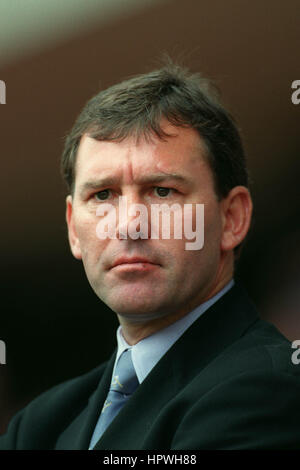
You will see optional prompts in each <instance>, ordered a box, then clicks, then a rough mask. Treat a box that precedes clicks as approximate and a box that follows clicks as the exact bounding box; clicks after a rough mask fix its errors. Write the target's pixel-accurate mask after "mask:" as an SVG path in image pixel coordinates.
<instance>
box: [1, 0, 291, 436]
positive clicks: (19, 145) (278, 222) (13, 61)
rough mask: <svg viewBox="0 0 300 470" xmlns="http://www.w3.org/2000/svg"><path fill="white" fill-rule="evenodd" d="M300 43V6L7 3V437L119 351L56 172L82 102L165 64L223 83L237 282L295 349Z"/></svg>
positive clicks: (271, 2) (212, 0) (258, 1)
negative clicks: (233, 132) (243, 182)
mask: <svg viewBox="0 0 300 470" xmlns="http://www.w3.org/2000/svg"><path fill="white" fill-rule="evenodd" d="M299 31H300V1H299V0H286V1H283V0H280V1H279V0H252V1H251V2H250V1H248V0H227V1H226V2H225V1H223V0H202V1H199V0H184V1H182V0H156V1H154V0H127V1H126V2H123V1H121V0H97V1H96V0H85V1H84V2H83V1H78V0H77V1H76V0H60V1H58V0H53V1H51V2H45V1H44V0H23V1H21V0H19V1H18V2H16V1H10V0H1V3H0V80H4V81H5V83H6V92H7V93H6V104H5V105H2V104H1V105H0V142H1V146H0V153H1V180H0V181H1V184H0V190H1V212H0V216H1V246H2V249H1V255H2V256H1V316H0V339H1V340H3V341H5V343H6V364H5V365H0V433H1V432H3V431H4V430H5V428H6V426H7V422H8V420H9V419H10V417H11V416H12V414H14V413H15V412H16V411H17V410H18V409H19V408H21V407H22V406H24V405H25V404H26V403H27V402H28V401H29V400H30V399H32V398H33V397H34V396H36V395H37V394H39V393H40V392H42V391H43V390H45V389H47V388H49V387H50V386H52V385H54V384H56V383H58V382H60V381H62V380H66V379H68V378H70V377H74V376H76V375H78V374H81V373H84V372H85V371H88V370H89V369H91V368H92V367H94V366H96V365H97V364H99V363H100V362H102V361H103V360H105V359H107V358H108V357H109V356H110V354H111V352H112V350H113V349H114V347H115V329H116V326H117V321H116V318H115V315H114V314H113V313H112V312H111V311H109V309H108V308H107V307H105V306H104V305H103V304H102V303H101V302H100V301H99V300H98V298H97V297H96V296H95V294H94V293H93V292H92V290H91V288H90V286H89V284H88V282H87V280H86V278H85V274H84V271H83V268H82V265H81V264H80V262H78V261H76V260H75V259H73V258H72V256H71V254H70V250H69V247H68V243H67V237H66V227H65V220H64V209H65V202H64V199H65V195H66V192H65V187H64V184H63V182H62V181H61V178H60V173H59V160H60V155H61V151H62V147H63V137H64V135H65V134H66V133H67V132H68V131H69V129H70V128H71V126H72V125H73V122H74V119H75V117H76V116H77V114H78V113H79V111H80V109H81V108H82V106H83V105H84V104H85V102H86V101H87V100H88V99H89V98H90V97H91V96H92V95H93V94H95V93H96V92H97V91H98V90H99V89H100V88H105V87H107V86H109V85H112V84H113V83H116V82H118V81H120V80H122V79H124V78H127V77H128V76H130V75H133V74H136V73H143V72H147V71H149V70H151V69H153V68H155V67H157V66H158V64H159V62H158V59H159V58H160V57H161V54H162V52H167V53H169V54H170V56H171V57H172V58H173V59H174V60H175V61H176V60H178V61H180V62H181V63H184V64H185V65H187V66H188V67H189V68H190V69H191V70H192V71H201V72H202V73H203V74H204V75H205V76H207V77H209V78H212V79H214V80H215V82H216V84H217V85H218V86H219V88H220V89H221V91H222V95H223V101H224V103H225V105H226V106H227V107H228V108H229V109H230V110H231V112H232V113H233V115H234V116H235V117H236V119H237V121H238V123H239V126H240V128H241V132H242V136H243V139H244V143H245V148H246V152H247V155H248V161H249V168H250V172H251V177H252V193H253V199H254V204H255V212H254V223H253V228H252V231H251V233H250V236H249V240H248V243H247V245H246V247H245V249H244V251H243V254H242V258H241V262H240V266H239V270H238V277H239V278H240V279H241V281H242V282H243V283H244V285H245V287H246V288H247V289H248V291H249V292H250V294H251V295H252V297H253V298H254V300H255V301H256V303H257V305H258V307H259V309H260V312H261V316H262V317H263V318H264V319H266V320H268V321H270V322H272V323H274V324H275V325H276V326H277V327H278V328H279V329H280V330H281V331H282V333H283V334H284V335H285V336H287V337H288V338H289V339H290V340H294V339H300V270H299V265H300V250H299V245H300V188H299V184H300V182H299V176H300V158H299V151H300V134H299V124H300V104H299V105H298V106H297V105H294V104H293V103H292V101H291V95H292V92H293V90H292V89H291V84H292V82H293V81H294V80H297V79H298V80H300V66H299V51H300V33H299Z"/></svg>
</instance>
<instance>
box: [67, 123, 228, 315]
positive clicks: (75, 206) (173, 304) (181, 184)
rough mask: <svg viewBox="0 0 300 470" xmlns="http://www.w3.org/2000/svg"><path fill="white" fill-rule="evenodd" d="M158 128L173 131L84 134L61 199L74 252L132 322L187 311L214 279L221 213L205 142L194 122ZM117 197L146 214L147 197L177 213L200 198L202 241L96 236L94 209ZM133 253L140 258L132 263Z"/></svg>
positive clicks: (90, 276) (213, 284)
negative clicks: (105, 137)
mask: <svg viewBox="0 0 300 470" xmlns="http://www.w3.org/2000/svg"><path fill="white" fill-rule="evenodd" d="M164 129H165V130H166V131H167V132H168V133H171V134H173V135H172V137H169V138H168V139H167V140H166V141H162V140H160V139H158V138H156V137H153V141H152V142H147V141H145V140H144V139H141V140H140V141H139V143H137V142H136V141H135V140H134V139H133V138H127V139H125V140H124V141H123V142H106V141H97V140H95V139H93V138H90V137H88V136H87V135H85V136H83V138H82V139H81V142H80V146H79V150H78V155H77V162H76V180H75V189H74V194H73V197H72V198H71V196H69V197H68V199H67V221H68V228H69V239H70V244H71V249H72V252H73V254H74V256H75V257H76V258H78V259H82V261H83V264H84V268H85V271H86V274H87V277H88V280H89V282H90V284H91V286H92V288H93V289H94V291H95V293H96V294H97V295H98V296H99V297H100V299H102V300H103V301H104V302H105V303H106V304H107V305H108V306H109V307H110V308H111V309H112V310H114V311H115V312H117V313H118V314H119V315H121V316H124V318H127V319H131V320H134V321H135V320H136V321H145V320H150V319H152V318H157V317H160V316H164V315H173V314H176V312H185V311H190V310H191V309H193V308H195V307H196V306H197V305H198V304H200V303H201V302H203V301H204V300H206V298H208V297H209V294H210V292H212V291H213V290H214V288H215V287H216V285H217V283H218V282H220V269H221V265H222V262H221V260H222V256H221V251H222V250H221V240H222V234H223V227H224V214H223V212H222V203H220V202H219V201H218V199H217V196H216V194H215V190H214V181H213V175H212V171H211V169H210V167H209V165H208V163H207V161H206V159H205V157H204V152H205V150H204V146H203V143H202V141H201V139H200V137H199V135H198V133H197V132H196V131H195V130H193V129H187V128H176V127H173V126H172V125H171V124H168V123H167V124H165V126H164ZM172 175H173V176H172ZM174 175H176V176H175V177H174ZM160 188H166V189H160ZM120 196H126V198H127V203H128V205H130V204H134V203H138V204H143V205H144V206H146V208H147V209H148V212H149V214H150V213H151V205H152V204H163V203H166V204H169V205H172V204H174V203H177V204H179V205H180V206H181V207H182V212H183V211H184V204H193V205H194V207H195V205H196V204H204V247H203V248H202V249H201V250H186V249H185V246H186V242H187V241H190V240H186V239H185V238H184V236H183V238H182V239H174V237H173V238H171V239H162V238H161V237H160V238H159V239H152V238H147V239H142V238H138V239H135V240H133V239H132V238H130V237H128V238H127V239H121V238H120V237H117V238H116V239H111V238H107V239H105V240H101V239H99V237H98V236H97V233H96V228H97V224H98V223H99V219H100V218H99V216H98V215H97V214H96V211H97V209H98V208H99V206H100V205H101V204H103V203H109V204H112V205H113V206H115V207H116V208H117V207H118V202H119V197H120ZM129 220H130V219H129ZM171 220H172V219H171ZM149 223H150V221H149ZM123 228H124V227H123ZM194 228H195V220H194ZM122 258H123V259H122ZM133 258H142V259H143V261H142V262H139V263H136V262H135V263H133V262H131V260H133ZM124 261H125V262H124ZM126 261H127V262H126ZM121 262H122V264H117V265H116V263H121Z"/></svg>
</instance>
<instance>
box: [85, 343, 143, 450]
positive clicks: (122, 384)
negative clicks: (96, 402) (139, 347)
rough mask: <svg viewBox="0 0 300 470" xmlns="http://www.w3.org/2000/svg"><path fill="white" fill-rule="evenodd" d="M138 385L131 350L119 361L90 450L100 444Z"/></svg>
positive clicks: (124, 353)
mask: <svg viewBox="0 0 300 470" xmlns="http://www.w3.org/2000/svg"><path fill="white" fill-rule="evenodd" d="M138 385H139V381H138V379H137V376H136V373H135V370H134V367H133V363H132V358H131V349H127V350H126V351H124V352H123V353H122V354H121V356H120V357H119V359H118V362H117V365H116V368H115V372H114V375H113V378H112V381H111V385H110V390H109V392H108V395H107V398H106V400H105V403H104V405H103V408H102V411H101V414H100V418H99V420H98V423H97V425H96V428H95V431H94V434H93V437H92V440H91V443H90V448H92V447H94V445H95V444H96V442H98V440H99V439H100V437H101V436H102V434H103V433H104V431H105V430H106V428H107V427H108V426H109V425H110V423H111V422H112V420H113V419H114V417H115V416H116V415H117V414H118V413H119V411H120V410H121V408H122V407H123V406H124V405H125V403H126V401H127V400H128V398H129V397H130V396H131V395H132V394H133V392H134V391H135V389H136V388H137V386H138Z"/></svg>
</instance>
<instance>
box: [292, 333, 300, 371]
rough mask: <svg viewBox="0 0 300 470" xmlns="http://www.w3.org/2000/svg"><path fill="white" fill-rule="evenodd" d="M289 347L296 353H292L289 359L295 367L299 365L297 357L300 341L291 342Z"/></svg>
mask: <svg viewBox="0 0 300 470" xmlns="http://www.w3.org/2000/svg"><path fill="white" fill-rule="evenodd" d="M291 347H292V348H293V349H296V351H294V352H293V354H292V357H291V359H292V363H293V364H295V365H297V364H300V357H298V356H300V340H299V339H295V341H293V342H292V344H291ZM297 348H298V349H297Z"/></svg>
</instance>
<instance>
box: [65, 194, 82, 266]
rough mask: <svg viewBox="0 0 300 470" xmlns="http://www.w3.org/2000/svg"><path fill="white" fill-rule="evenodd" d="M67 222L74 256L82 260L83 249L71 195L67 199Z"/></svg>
mask: <svg viewBox="0 0 300 470" xmlns="http://www.w3.org/2000/svg"><path fill="white" fill-rule="evenodd" d="M66 221H67V225H68V237H69V243H70V248H71V251H72V254H73V256H74V257H75V258H76V259H81V258H82V256H81V249H80V243H79V239H78V237H77V234H76V228H75V223H74V213H73V201H72V196H71V195H69V196H68V197H67V199H66Z"/></svg>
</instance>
